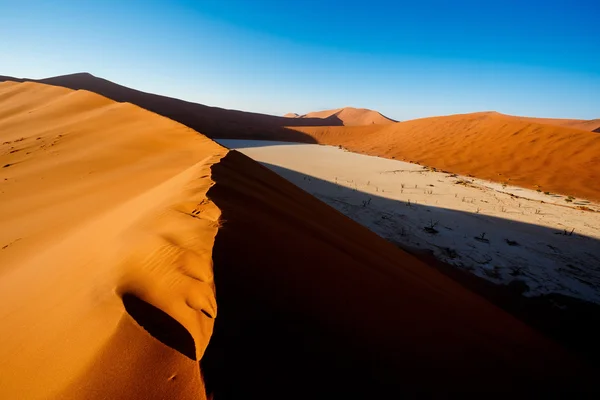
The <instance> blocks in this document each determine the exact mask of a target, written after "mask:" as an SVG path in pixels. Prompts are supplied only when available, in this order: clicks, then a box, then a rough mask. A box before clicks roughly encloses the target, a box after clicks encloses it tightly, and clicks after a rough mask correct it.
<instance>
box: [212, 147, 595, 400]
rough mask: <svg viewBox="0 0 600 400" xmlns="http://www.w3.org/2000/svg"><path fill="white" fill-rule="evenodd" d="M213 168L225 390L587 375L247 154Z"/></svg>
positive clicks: (469, 385)
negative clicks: (219, 222) (218, 225)
mask: <svg viewBox="0 0 600 400" xmlns="http://www.w3.org/2000/svg"><path fill="white" fill-rule="evenodd" d="M212 178H213V179H214V180H215V182H216V183H215V185H214V186H213V187H212V188H211V189H210V191H209V197H210V198H211V199H212V200H213V201H214V202H215V204H217V205H218V207H219V208H220V209H221V212H222V217H223V219H224V221H225V222H224V225H223V227H222V228H221V229H220V230H219V233H218V234H217V238H216V241H215V247H214V252H213V257H214V265H215V281H216V283H217V291H218V303H219V317H218V318H217V320H216V324H215V331H214V334H213V337H212V338H211V342H210V344H209V347H208V349H207V352H206V355H205V358H204V359H203V360H202V366H203V370H204V371H205V377H206V382H207V387H209V388H210V390H212V391H214V393H215V394H216V396H215V398H219V397H223V398H239V396H242V395H243V397H244V398H248V397H251V398H263V399H264V398H273V399H274V398H307V397H311V398H314V397H316V398H327V397H328V396H329V395H330V394H331V393H335V394H337V395H339V396H342V397H344V396H346V397H345V398H365V397H364V396H375V397H377V395H381V396H384V397H385V396H386V395H387V396H388V397H390V395H392V397H398V396H400V397H401V395H402V394H410V393H413V394H414V393H416V392H420V393H429V394H438V395H439V394H444V393H450V392H465V391H480V392H488V393H492V392H497V391H500V392H512V393H519V394H521V395H522V394H523V393H525V392H529V391H532V392H536V393H540V392H551V391H553V390H559V389H565V388H571V389H572V390H578V389H582V388H583V387H585V386H578V385H579V384H575V386H573V383H574V381H573V380H575V381H577V379H578V378H577V375H578V374H579V372H575V371H576V370H577V369H578V367H577V366H576V365H574V364H573V363H572V361H573V360H570V359H569V357H568V356H566V355H565V354H563V353H562V351H561V350H559V349H558V348H556V347H555V345H554V344H552V343H550V342H548V341H547V340H546V339H544V338H542V337H540V336H539V335H538V334H537V333H536V332H534V331H533V330H531V329H530V328H528V327H527V326H525V325H524V324H522V323H520V322H519V321H517V320H515V319H514V318H513V317H511V316H510V315H508V314H506V313H504V312H503V311H501V310H500V309H497V308H495V307H494V306H492V305H491V304H490V303H487V302H486V301H484V300H483V299H481V298H479V297H478V296H476V295H474V294H472V293H471V292H469V291H467V290H465V289H464V288H462V287H461V286H459V285H458V284H457V283H455V282H454V281H452V280H450V279H449V278H447V277H445V276H443V275H442V274H441V273H438V272H437V271H435V270H434V269H432V268H430V267H429V266H427V265H425V264H423V263H422V262H420V261H418V260H417V259H415V258H414V257H412V256H410V255H408V254H407V253H405V252H403V251H400V250H399V249H398V248H396V247H395V246H393V245H392V244H390V243H388V242H387V241H385V240H384V239H382V238H379V237H377V236H376V235H375V234H373V233H372V232H371V231H369V230H367V229H366V228H364V227H362V226H360V225H358V224H356V223H355V222H354V221H352V220H350V219H349V218H347V217H345V216H343V215H342V214H340V213H338V212H336V211H334V210H332V209H331V208H330V207H329V206H327V205H325V204H324V203H322V202H321V201H319V200H317V199H316V198H314V197H312V196H310V195H308V194H307V193H306V192H304V191H302V190H301V189H299V188H298V187H296V186H295V185H293V184H291V183H290V182H288V181H286V180H284V179H283V178H281V177H278V176H275V175H274V174H273V172H272V171H270V170H268V169H267V168H265V167H262V166H261V165H258V164H257V163H256V162H254V161H252V160H250V159H249V158H247V157H246V156H244V155H241V154H240V153H238V152H236V151H230V152H229V153H228V154H227V155H226V156H225V157H224V158H223V159H221V162H219V163H218V164H215V165H213V166H212ZM242 205H243V206H242ZM563 361H564V362H565V363H564V364H563V363H562V362H563ZM575 364H576V363H575ZM567 365H570V366H568V367H567ZM572 368H574V369H572ZM553 377H556V379H554V378H553ZM499 382H502V383H499ZM554 385H556V386H554ZM563 385H564V386H563Z"/></svg>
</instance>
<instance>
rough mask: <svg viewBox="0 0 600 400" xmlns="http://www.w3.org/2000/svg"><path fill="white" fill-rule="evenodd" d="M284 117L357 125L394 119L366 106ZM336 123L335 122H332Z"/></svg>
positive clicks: (391, 121) (386, 122)
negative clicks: (335, 120)
mask: <svg viewBox="0 0 600 400" xmlns="http://www.w3.org/2000/svg"><path fill="white" fill-rule="evenodd" d="M284 117H286V118H302V119H307V120H310V119H314V118H321V119H324V120H331V119H336V118H337V119H339V120H340V121H341V122H342V124H343V125H345V126H358V125H372V124H379V125H385V124H392V123H394V122H396V121H394V120H393V119H390V118H387V117H385V116H383V115H381V114H380V113H379V112H377V111H373V110H369V109H366V108H353V107H344V108H338V109H335V110H326V111H315V112H310V113H308V114H305V115H298V114H296V113H289V114H285V115H284ZM332 125H337V124H332Z"/></svg>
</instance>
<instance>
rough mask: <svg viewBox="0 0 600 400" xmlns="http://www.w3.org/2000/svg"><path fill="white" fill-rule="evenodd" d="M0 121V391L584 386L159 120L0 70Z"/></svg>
mask: <svg viewBox="0 0 600 400" xmlns="http://www.w3.org/2000/svg"><path fill="white" fill-rule="evenodd" d="M0 135H1V140H2V143H3V144H2V147H0V157H1V158H2V159H1V160H0V162H1V163H2V165H3V166H4V168H2V174H1V175H0V178H1V179H2V180H0V185H1V186H0V187H1V189H0V202H1V203H0V205H1V207H0V224H1V225H0V226H1V227H2V229H1V230H0V235H1V236H0V240H1V243H2V250H0V265H1V268H0V319H1V320H2V324H0V357H1V359H2V365H1V366H0V398H7V399H8V398H19V399H46V398H60V399H105V398H109V399H171V398H172V399H202V398H205V397H206V396H205V392H204V383H203V382H205V383H206V388H207V389H208V391H209V392H210V393H212V394H214V396H215V398H262V399H264V398H268V399H271V398H272V399H275V398H277V399H281V398H298V399H299V398H309V397H310V398H330V396H331V393H335V394H337V395H341V396H345V397H346V398H365V396H367V395H381V396H384V395H387V397H390V396H391V397H401V395H402V394H414V393H415V392H422V393H429V394H438V395H440V394H447V393H449V392H465V391H479V392H510V393H512V394H513V395H514V394H519V395H523V394H532V393H535V394H536V395H540V394H544V393H545V394H548V393H552V394H555V393H557V391H560V390H569V391H586V390H591V389H593V387H591V386H588V382H589V381H588V374H592V371H590V370H588V368H587V367H585V366H584V365H583V364H581V363H580V362H579V361H577V360H576V359H574V358H573V357H572V356H571V355H569V354H567V353H566V352H565V351H564V350H563V349H562V348H560V347H559V346H558V345H556V344H555V343H554V342H551V341H549V340H547V339H545V338H544V337H542V336H541V335H540V334H538V333H537V332H535V331H534V330H532V329H531V328H529V327H527V326H526V325H524V324H523V323H521V322H519V321H518V320H516V319H515V318H513V317H511V316H510V315H509V314H507V313H505V312H503V311H501V310H500V309H498V308H496V307H495V306H493V305H491V304H490V303H488V302H487V301H485V300H483V299H482V298H480V297H478V296H477V295H475V294H473V293H472V292H470V291H468V290H466V289H464V288H463V287H462V286H460V285H459V284H457V283H455V282H454V281H452V280H451V279H450V278H447V277H445V276H444V275H442V274H441V273H439V272H437V271H435V270H434V269H432V268H430V267H429V266H428V265H426V264H424V263H422V262H420V261H418V260H417V259H416V258H414V257H413V256H410V255H408V254H407V253H405V252H403V251H401V250H399V249H397V248H396V247H394V246H393V245H392V244H390V243H388V242H386V241H385V240H384V239H381V238H380V237H378V236H377V235H375V234H374V233H372V232H370V231H369V230H367V229H366V228H363V227H361V226H360V225H358V224H357V223H355V222H353V221H352V220H350V219H348V218H346V217H345V216H343V215H342V214H340V213H338V212H336V211H334V210H333V209H332V208H330V207H328V206H327V205H325V204H324V203H322V202H320V201H319V200H317V199H316V198H314V197H312V196H310V195H309V194H307V193H306V192H304V191H302V190H301V189H299V188H297V187H296V186H294V185H293V184H291V183H289V182H287V181H285V180H284V179H283V178H280V177H278V176H277V175H275V174H274V173H273V172H271V171H270V170H268V169H266V168H264V167H262V166H260V165H259V164H257V163H256V162H254V161H252V160H250V159H249V158H247V157H245V156H242V155H241V154H239V153H237V152H227V150H226V149H224V148H222V147H221V146H219V145H217V144H215V143H214V142H212V141H210V140H208V139H207V138H205V137H203V136H201V135H198V134H197V133H196V132H195V131H193V130H191V129H189V128H187V127H184V126H182V125H180V124H177V123H175V122H173V121H171V120H168V119H166V118H162V117H160V116H158V115H155V114H152V113H150V112H148V111H145V110H143V109H140V108H138V107H135V106H133V105H131V104H127V103H115V102H113V101H110V100H108V99H106V98H103V97H101V96H98V95H96V94H93V93H89V92H86V91H71V90H68V89H64V88H60V87H54V86H47V85H41V84H35V83H12V82H8V83H3V84H0ZM213 264H214V279H213V268H212V267H213ZM215 285H216V295H217V297H216V303H215ZM217 304H218V314H217ZM215 317H216V319H214V318H215ZM213 321H214V331H213ZM209 340H210V344H209V345H208V347H207V343H208V342H209ZM197 360H201V366H202V374H201V371H200V369H199V366H198V361H197Z"/></svg>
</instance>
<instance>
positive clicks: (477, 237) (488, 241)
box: [475, 232, 490, 244]
mask: <svg viewBox="0 0 600 400" xmlns="http://www.w3.org/2000/svg"><path fill="white" fill-rule="evenodd" d="M475 240H477V241H479V242H482V243H487V244H489V243H490V240H489V239H487V238H486V237H485V232H482V233H481V236H475Z"/></svg>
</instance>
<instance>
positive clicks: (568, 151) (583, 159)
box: [294, 113, 600, 201]
mask: <svg viewBox="0 0 600 400" xmlns="http://www.w3.org/2000/svg"><path fill="white" fill-rule="evenodd" d="M294 129H298V130H300V131H302V132H304V133H306V134H308V135H310V136H312V137H313V138H315V140H317V141H318V142H319V143H323V144H331V145H342V146H344V147H346V148H348V149H349V150H351V151H356V152H360V153H366V154H371V155H376V156H382V157H388V158H396V159H399V160H406V161H411V162H418V163H422V164H425V165H427V166H430V167H435V168H438V169H441V170H447V171H450V172H454V173H460V174H464V175H473V176H476V177H478V178H483V179H489V180H493V181H497V182H506V183H510V184H514V185H518V186H524V187H529V188H538V187H539V188H541V190H543V191H550V192H558V193H562V194H567V195H573V196H577V197H583V198H588V199H591V200H596V201H598V200H600V186H599V185H598V184H597V183H598V182H600V135H598V134H597V133H594V132H586V131H583V130H580V129H571V128H564V127H559V126H553V125H543V124H536V123H531V122H525V121H521V120H519V119H516V118H513V117H506V116H503V115H501V114H497V113H474V114H463V115H452V116H447V117H434V118H424V119H417V120H412V121H406V122H400V123H396V124H392V125H387V126H383V127H377V126H370V127H319V128H316V127H303V128H294Z"/></svg>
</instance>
